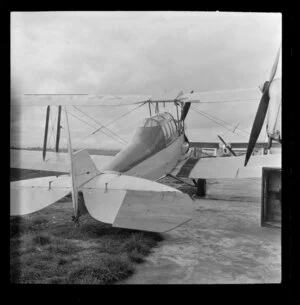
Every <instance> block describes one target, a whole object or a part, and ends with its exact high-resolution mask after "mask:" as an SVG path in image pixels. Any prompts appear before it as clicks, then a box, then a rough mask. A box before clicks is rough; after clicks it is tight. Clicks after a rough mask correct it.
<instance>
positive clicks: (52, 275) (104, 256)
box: [10, 173, 163, 284]
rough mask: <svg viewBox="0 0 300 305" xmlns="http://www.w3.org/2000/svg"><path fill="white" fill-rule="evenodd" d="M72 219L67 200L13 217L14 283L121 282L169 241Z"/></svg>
mask: <svg viewBox="0 0 300 305" xmlns="http://www.w3.org/2000/svg"><path fill="white" fill-rule="evenodd" d="M30 174H32V173H30ZM71 216H72V204H71V202H70V196H67V197H66V198H64V199H63V200H61V201H59V202H57V203H55V204H53V205H51V206H49V207H47V208H45V209H43V210H41V211H39V212H36V213H33V214H30V215H26V216H22V217H19V216H18V217H17V216H12V217H11V219H10V280H11V282H12V283H45V284H46V283H48V284H112V283H117V282H118V281H121V280H124V279H126V278H127V277H128V276H130V275H131V274H133V272H134V270H135V266H136V264H139V263H142V262H144V261H145V257H146V256H147V255H149V254H150V253H151V251H152V249H153V247H155V246H157V244H158V242H160V241H162V240H163V238H162V236H161V235H160V234H157V233H151V232H141V231H136V230H127V229H119V228H113V227H112V226H111V225H107V224H103V223H100V222H98V221H96V220H94V219H92V218H91V217H90V216H89V215H84V216H82V217H81V218H80V226H79V227H76V226H75V225H74V223H73V222H72V220H71Z"/></svg>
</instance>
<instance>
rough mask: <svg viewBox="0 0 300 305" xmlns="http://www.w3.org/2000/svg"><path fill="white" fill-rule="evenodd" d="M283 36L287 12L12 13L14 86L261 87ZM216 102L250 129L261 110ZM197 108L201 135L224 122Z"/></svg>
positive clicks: (70, 89) (219, 111) (72, 89)
mask: <svg viewBox="0 0 300 305" xmlns="http://www.w3.org/2000/svg"><path fill="white" fill-rule="evenodd" d="M280 41H281V14H273V13H266V14H263V13H201V12H46V13H39V12H34V13H29V12H26V13H12V18H11V78H12V86H13V90H14V91H15V92H22V93H92V94H94V93H98V94H159V93H162V92H163V91H164V90H165V89H167V90H169V91H177V92H179V91H180V90H184V91H190V90H195V91H206V90H224V89H234V88H248V87H257V86H259V85H260V84H261V83H263V82H264V81H265V80H266V79H267V78H268V77H269V74H270V70H271V67H272V64H273V61H274V58H275V55H276V52H277V48H278V45H279V43H280ZM210 107H211V108H210V109H207V112H209V113H211V114H214V115H215V116H220V118H221V119H222V118H223V119H224V120H226V121H227V120H228V121H229V122H239V123H240V124H242V123H243V124H244V126H243V127H244V128H246V129H249V128H251V124H252V121H253V119H254V115H255V112H256V109H255V107H252V106H249V105H248V104H247V107H248V109H247V111H245V108H244V107H245V106H242V105H239V106H238V107H236V105H234V106H232V105H229V107H231V108H228V105H224V104H223V105H222V106H220V105H218V106H210ZM226 107H227V108H226ZM233 107H234V108H233ZM228 109H229V110H228ZM101 113H102V112H101ZM117 113H120V112H119V111H117ZM189 115H190V118H189V122H188V123H189V126H190V130H193V129H194V131H195V132H194V134H197V130H198V129H200V128H207V129H208V128H211V130H212V132H214V131H216V130H217V129H215V128H219V127H220V126H218V125H216V124H215V123H213V122H212V121H209V120H208V119H205V118H204V117H203V118H202V120H201V124H200V125H199V126H196V125H197V124H199V118H197V116H199V115H197V116H195V115H194V114H193V115H192V113H190V114H189ZM138 118H139V117H138V116H137V117H136V118H135V119H134V118H130V120H129V119H127V120H124V121H123V127H124V126H131V125H134V124H133V123H132V122H133V121H135V124H137V122H138ZM100 119H102V120H105V119H106V117H104V116H102V115H101V114H99V120H100ZM22 126H23V125H22ZM113 128H115V129H116V131H117V132H119V130H122V128H119V127H117V125H115V126H113ZM133 128H134V126H133ZM126 130H127V132H128V134H130V132H129V131H128V128H126ZM207 134H208V133H207ZM124 136H125V134H124ZM200 140H201V139H200Z"/></svg>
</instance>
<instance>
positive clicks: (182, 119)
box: [180, 102, 191, 121]
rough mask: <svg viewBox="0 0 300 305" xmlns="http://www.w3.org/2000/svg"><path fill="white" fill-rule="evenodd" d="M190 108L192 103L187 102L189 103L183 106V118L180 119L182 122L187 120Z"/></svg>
mask: <svg viewBox="0 0 300 305" xmlns="http://www.w3.org/2000/svg"><path fill="white" fill-rule="evenodd" d="M190 107H191V103H190V102H187V103H185V104H184V105H183V108H182V112H181V118H180V120H181V121H184V120H185V118H186V116H187V114H188V112H189V109H190Z"/></svg>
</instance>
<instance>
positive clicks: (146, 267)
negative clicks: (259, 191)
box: [119, 199, 281, 284]
mask: <svg viewBox="0 0 300 305" xmlns="http://www.w3.org/2000/svg"><path fill="white" fill-rule="evenodd" d="M194 204H195V213H194V217H193V219H192V220H191V221H189V222H188V223H186V224H184V225H182V226H180V227H178V228H176V229H174V230H172V231H170V232H168V233H166V234H163V236H164V238H165V240H164V241H162V242H161V243H160V244H159V245H158V247H156V248H155V249H154V250H153V253H152V254H150V255H149V256H148V257H147V261H146V262H145V263H143V264H140V265H138V266H137V270H136V273H135V274H133V275H132V276H131V277H130V278H129V279H127V280H125V281H123V282H121V283H119V284H218V283H222V284H229V283H279V282H280V281H281V229H279V228H268V227H261V225H260V216H261V211H260V203H259V202H236V201H222V200H209V199H197V200H195V201H194Z"/></svg>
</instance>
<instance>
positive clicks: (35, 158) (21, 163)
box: [10, 149, 113, 173]
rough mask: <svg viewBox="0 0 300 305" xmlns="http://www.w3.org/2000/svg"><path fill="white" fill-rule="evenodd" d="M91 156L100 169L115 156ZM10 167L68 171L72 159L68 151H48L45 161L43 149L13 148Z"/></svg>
mask: <svg viewBox="0 0 300 305" xmlns="http://www.w3.org/2000/svg"><path fill="white" fill-rule="evenodd" d="M91 157H92V159H93V161H94V162H95V164H96V166H97V168H98V169H101V167H102V166H103V165H105V164H106V163H107V162H109V161H110V160H111V159H112V158H113V156H103V155H101V156H100V155H91ZM10 167H11V168H22V169H32V170H42V171H53V172H61V173H68V172H69V171H70V161H69V156H68V154H67V153H55V152H47V157H46V160H45V161H43V157H42V152H41V151H32V150H17V149H11V150H10Z"/></svg>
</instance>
